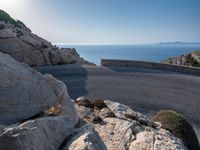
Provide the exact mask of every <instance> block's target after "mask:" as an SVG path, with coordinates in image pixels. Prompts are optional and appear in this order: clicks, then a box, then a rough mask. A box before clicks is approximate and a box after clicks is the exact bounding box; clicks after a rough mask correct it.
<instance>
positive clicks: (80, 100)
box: [76, 97, 94, 108]
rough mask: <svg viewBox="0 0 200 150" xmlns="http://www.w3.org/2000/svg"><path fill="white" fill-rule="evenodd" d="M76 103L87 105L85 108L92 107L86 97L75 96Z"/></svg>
mask: <svg viewBox="0 0 200 150" xmlns="http://www.w3.org/2000/svg"><path fill="white" fill-rule="evenodd" d="M76 104H77V105H79V106H84V107H87V108H93V107H94V105H92V103H91V102H90V101H89V100H88V98H86V97H79V98H77V99H76Z"/></svg>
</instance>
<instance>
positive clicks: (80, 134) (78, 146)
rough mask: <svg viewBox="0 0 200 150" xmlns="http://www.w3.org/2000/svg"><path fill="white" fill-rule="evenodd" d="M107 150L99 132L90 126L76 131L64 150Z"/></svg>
mask: <svg viewBox="0 0 200 150" xmlns="http://www.w3.org/2000/svg"><path fill="white" fill-rule="evenodd" d="M86 149H87V150H106V146H105V145H104V143H103V141H102V140H101V138H100V136H99V134H98V132H96V131H95V129H94V127H93V126H92V125H90V124H86V125H83V126H82V127H80V128H79V129H76V130H75V131H74V132H73V133H72V134H71V136H70V139H69V140H68V142H67V143H66V145H65V146H63V148H62V150H86Z"/></svg>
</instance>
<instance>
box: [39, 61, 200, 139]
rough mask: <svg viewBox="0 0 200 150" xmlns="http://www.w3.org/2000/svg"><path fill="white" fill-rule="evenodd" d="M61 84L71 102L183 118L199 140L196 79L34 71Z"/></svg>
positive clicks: (153, 73) (113, 71) (101, 70)
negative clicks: (107, 103)
mask: <svg viewBox="0 0 200 150" xmlns="http://www.w3.org/2000/svg"><path fill="white" fill-rule="evenodd" d="M36 69H37V70H38V71H40V72H42V73H50V74H52V75H53V76H55V77H56V78H58V79H59V80H61V81H63V82H64V83H65V84H66V85H67V88H68V92H69V95H70V96H71V97H72V98H73V99H75V98H77V97H79V96H87V97H89V98H90V99H92V100H94V99H110V100H113V101H117V102H120V103H123V104H126V105H128V106H130V107H131V108H133V109H134V110H136V111H139V112H142V113H144V114H146V115H147V116H150V117H151V116H152V115H153V114H154V113H155V112H156V111H158V110H161V109H173V110H176V111H177V112H179V113H181V114H183V115H184V116H185V117H186V118H187V119H188V120H189V121H190V122H191V123H192V124H193V126H194V127H195V130H196V132H197V134H198V137H199V139H200V77H198V76H192V75H184V74H179V73H175V72H169V71H161V70H152V69H144V68H128V67H109V68H108V67H100V66H97V67H94V66H80V65H60V66H49V67H48V66H46V67H36Z"/></svg>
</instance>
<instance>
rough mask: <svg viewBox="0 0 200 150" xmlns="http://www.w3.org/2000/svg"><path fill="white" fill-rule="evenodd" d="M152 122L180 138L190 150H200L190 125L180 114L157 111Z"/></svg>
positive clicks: (169, 111) (170, 111)
mask: <svg viewBox="0 0 200 150" xmlns="http://www.w3.org/2000/svg"><path fill="white" fill-rule="evenodd" d="M153 120H154V121H156V122H160V123H161V124H162V127H163V128H165V129H167V130H169V131H170V132H171V133H172V134H174V135H175V136H176V137H178V138H180V139H181V140H182V141H183V142H184V143H185V145H186V146H187V147H188V149H190V150H200V146H199V143H198V139H197V136H196V134H195V132H194V130H193V128H192V126H191V124H190V123H189V122H188V121H187V120H186V119H185V118H184V117H183V116H181V115H180V114H178V113H176V112H175V111H172V110H162V111H159V112H158V113H157V114H156V115H155V116H154V117H153Z"/></svg>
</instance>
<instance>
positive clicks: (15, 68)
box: [0, 53, 77, 124]
mask: <svg viewBox="0 0 200 150" xmlns="http://www.w3.org/2000/svg"><path fill="white" fill-rule="evenodd" d="M0 70H1V71H0V82H1V84H0V96H1V98H0V124H11V123H17V122H20V121H23V120H26V119H28V118H31V117H33V116H35V115H38V114H41V113H44V112H45V111H47V110H48V109H50V108H51V107H57V106H62V107H61V108H60V109H61V110H60V112H62V114H65V115H68V116H69V117H70V118H72V121H73V122H74V123H75V122H76V121H77V116H76V111H75V109H74V107H73V104H72V102H71V99H70V97H69V96H68V93H67V89H66V86H65V84H64V83H62V82H61V81H58V80H57V79H55V78H54V77H53V76H51V75H44V76H43V75H42V74H40V73H39V72H37V71H35V70H34V69H31V68H30V67H28V66H27V65H25V64H21V63H19V62H17V61H15V60H14V59H12V58H11V57H10V56H8V55H6V54H3V53H0Z"/></svg>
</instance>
